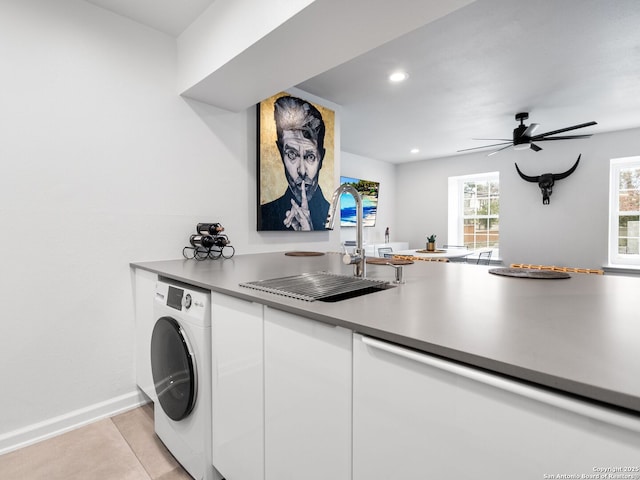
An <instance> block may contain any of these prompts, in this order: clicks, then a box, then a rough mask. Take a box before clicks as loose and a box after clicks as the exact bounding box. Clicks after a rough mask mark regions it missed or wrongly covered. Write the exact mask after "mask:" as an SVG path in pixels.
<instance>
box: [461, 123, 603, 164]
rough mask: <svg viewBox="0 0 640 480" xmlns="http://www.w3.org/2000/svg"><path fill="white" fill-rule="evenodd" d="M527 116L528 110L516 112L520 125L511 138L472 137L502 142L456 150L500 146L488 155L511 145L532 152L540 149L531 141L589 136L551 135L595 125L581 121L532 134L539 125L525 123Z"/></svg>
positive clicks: (586, 136)
mask: <svg viewBox="0 0 640 480" xmlns="http://www.w3.org/2000/svg"><path fill="white" fill-rule="evenodd" d="M527 118H529V113H528V112H521V113H516V120H519V121H520V125H519V126H518V127H516V128H514V129H513V140H509V139H508V138H474V139H473V140H502V141H503V142H502V143H494V144H492V145H483V146H482V147H473V148H465V149H463V150H458V152H467V151H469V150H478V149H480V148H489V147H500V148H498V149H497V150H495V151H493V152H491V153H490V154H489V156H491V155H494V154H496V153H498V152H500V151H502V150H504V149H505V148H509V147H511V146H512V145H513V149H514V150H527V149H529V148H530V149H531V150H533V151H534V152H539V151H540V150H542V148H541V147H539V146H538V145H536V144H535V143H533V142H545V141H547V140H569V139H574V138H589V137H590V136H591V135H563V136H560V137H552V136H551V135H555V134H557V133H563V132H568V131H570V130H577V129H578V128H584V127H590V126H591V125H597V122H587V123H581V124H580V125H573V126H572V127H566V128H561V129H559V130H553V131H551V132H546V133H540V134H538V135H534V133H535V131H536V130H537V128H538V127H539V125H538V124H537V123H532V124H531V125H528V126H527V125H525V124H524V121H525V120H526V119H527Z"/></svg>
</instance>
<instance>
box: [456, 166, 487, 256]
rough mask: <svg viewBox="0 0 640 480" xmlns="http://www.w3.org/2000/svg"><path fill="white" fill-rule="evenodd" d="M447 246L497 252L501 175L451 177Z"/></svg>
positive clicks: (483, 174)
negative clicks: (452, 245)
mask: <svg viewBox="0 0 640 480" xmlns="http://www.w3.org/2000/svg"><path fill="white" fill-rule="evenodd" d="M448 243H449V244H455V245H464V246H466V247H467V248H469V249H472V250H478V249H488V248H491V249H498V246H499V243H500V175H499V172H488V173H478V174H475V175H464V176H459V177H449V229H448Z"/></svg>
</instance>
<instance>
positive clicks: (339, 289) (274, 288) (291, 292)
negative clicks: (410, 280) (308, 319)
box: [240, 272, 388, 302]
mask: <svg viewBox="0 0 640 480" xmlns="http://www.w3.org/2000/svg"><path fill="white" fill-rule="evenodd" d="M240 286H241V287H247V288H253V289H254V290H260V291H263V292H269V293H275V294H276V295H283V296H285V297H291V298H296V299H298V300H306V301H308V302H313V301H314V300H322V301H335V300H341V299H343V298H351V297H354V296H357V295H364V294H366V293H370V292H373V291H376V290H384V289H385V288H387V286H388V283H387V282H385V281H382V280H369V279H367V278H358V277H348V276H346V275H338V274H335V273H328V272H318V273H303V274H300V275H293V276H290V277H280V278H273V279H270V280H258V281H255V282H246V283H241V284H240Z"/></svg>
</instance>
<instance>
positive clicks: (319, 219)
mask: <svg viewBox="0 0 640 480" xmlns="http://www.w3.org/2000/svg"><path fill="white" fill-rule="evenodd" d="M334 125H335V113H334V112H333V111H332V110H329V109H327V108H324V107H322V106H319V105H314V104H313V103H311V102H309V101H307V100H304V99H301V98H298V97H296V96H293V95H289V94H287V93H281V94H278V95H274V96H273V97H271V98H269V99H267V100H265V101H263V102H260V105H259V108H258V136H259V140H258V177H259V178H258V196H259V202H260V204H259V206H258V230H293V231H312V230H324V228H325V227H324V224H325V220H326V218H327V213H328V211H329V202H328V201H327V199H326V198H325V193H326V194H327V195H331V194H332V193H333V177H334V168H333V162H334V128H335V127H334Z"/></svg>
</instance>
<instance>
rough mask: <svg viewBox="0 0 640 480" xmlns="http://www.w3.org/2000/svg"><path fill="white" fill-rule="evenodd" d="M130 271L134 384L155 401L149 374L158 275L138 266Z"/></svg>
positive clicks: (154, 392) (153, 387)
mask: <svg viewBox="0 0 640 480" xmlns="http://www.w3.org/2000/svg"><path fill="white" fill-rule="evenodd" d="M131 273H132V276H133V298H134V308H135V325H136V328H135V330H136V384H137V385H138V386H139V387H140V388H141V389H142V391H143V392H144V393H145V394H146V395H147V396H148V397H149V398H150V399H151V400H153V401H154V402H155V401H156V399H157V394H156V389H155V386H154V384H153V376H152V375H151V333H152V332H153V326H154V325H155V323H156V319H155V318H154V316H153V299H154V297H155V294H156V282H157V281H158V275H157V274H155V273H151V272H149V271H147V270H142V269H140V268H133V269H132V272H131Z"/></svg>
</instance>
